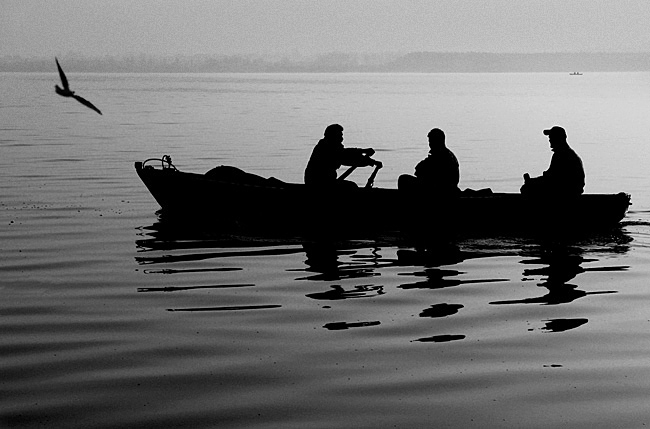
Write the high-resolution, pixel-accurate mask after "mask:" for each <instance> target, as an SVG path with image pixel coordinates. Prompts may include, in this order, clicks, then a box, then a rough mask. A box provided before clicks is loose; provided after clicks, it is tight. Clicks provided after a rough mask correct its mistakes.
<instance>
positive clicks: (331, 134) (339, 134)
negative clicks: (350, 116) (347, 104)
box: [324, 124, 343, 143]
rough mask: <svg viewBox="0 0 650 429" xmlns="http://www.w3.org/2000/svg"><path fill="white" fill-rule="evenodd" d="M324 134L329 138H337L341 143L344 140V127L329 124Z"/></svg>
mask: <svg viewBox="0 0 650 429" xmlns="http://www.w3.org/2000/svg"><path fill="white" fill-rule="evenodd" d="M324 136H325V138H326V139H327V140H335V141H337V142H339V143H340V142H342V141H343V127H342V126H340V125H339V124H332V125H328V126H327V128H325V134H324Z"/></svg>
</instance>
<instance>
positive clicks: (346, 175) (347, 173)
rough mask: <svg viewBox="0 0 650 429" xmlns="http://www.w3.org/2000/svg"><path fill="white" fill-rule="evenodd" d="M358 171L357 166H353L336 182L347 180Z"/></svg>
mask: <svg viewBox="0 0 650 429" xmlns="http://www.w3.org/2000/svg"><path fill="white" fill-rule="evenodd" d="M356 169H357V166H356V165H353V166H352V167H350V168H348V169H347V170H345V172H344V173H343V174H341V176H339V178H338V179H336V180H345V179H346V178H347V177H348V176H349V175H350V174H352V172H353V171H354V170H356Z"/></svg>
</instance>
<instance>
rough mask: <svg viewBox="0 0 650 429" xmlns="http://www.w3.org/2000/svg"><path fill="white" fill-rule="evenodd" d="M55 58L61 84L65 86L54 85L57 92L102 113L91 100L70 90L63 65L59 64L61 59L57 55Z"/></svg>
mask: <svg viewBox="0 0 650 429" xmlns="http://www.w3.org/2000/svg"><path fill="white" fill-rule="evenodd" d="M54 60H55V61H56V67H57V68H58V69H59V76H60V77H61V85H63V88H60V87H59V85H54V89H55V90H56V93H57V94H59V95H60V96H62V97H72V98H74V99H75V100H77V101H78V102H80V103H81V104H83V105H84V106H86V107H89V108H91V109H93V110H94V111H95V112H97V113H99V114H100V115H101V114H102V112H100V111H99V109H98V108H97V107H95V106H94V105H93V103H91V102H90V101H88V100H86V99H85V98H83V97H79V96H78V95H75V93H74V91H71V90H70V86H69V85H68V79H67V78H66V77H65V73H63V69H61V66H60V65H59V60H58V59H57V58H56V57H54Z"/></svg>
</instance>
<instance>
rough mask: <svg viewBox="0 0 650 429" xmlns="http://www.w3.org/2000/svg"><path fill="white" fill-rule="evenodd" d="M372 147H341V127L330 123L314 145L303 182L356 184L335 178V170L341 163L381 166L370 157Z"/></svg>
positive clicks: (354, 165)
mask: <svg viewBox="0 0 650 429" xmlns="http://www.w3.org/2000/svg"><path fill="white" fill-rule="evenodd" d="M374 153H375V151H374V150H373V149H370V148H368V149H358V148H346V147H343V127H342V126H341V125H339V124H332V125H329V126H328V127H327V128H325V134H324V136H323V138H322V139H321V140H320V141H319V142H318V144H317V145H316V146H315V147H314V150H313V151H312V153H311V157H310V158H309V162H308V163H307V168H306V169H305V184H306V185H309V186H320V187H334V186H338V185H345V186H356V183H354V182H350V181H344V180H340V181H337V179H336V171H337V170H338V169H339V168H340V167H341V166H342V165H349V166H351V167H366V166H381V162H379V161H375V160H374V159H372V158H370V157H371V156H372V155H373V154H374Z"/></svg>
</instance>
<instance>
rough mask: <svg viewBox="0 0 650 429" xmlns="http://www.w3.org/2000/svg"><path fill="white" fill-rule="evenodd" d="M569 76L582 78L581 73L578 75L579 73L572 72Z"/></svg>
mask: <svg viewBox="0 0 650 429" xmlns="http://www.w3.org/2000/svg"><path fill="white" fill-rule="evenodd" d="M569 75H571V76H582V73H580V72H573V73H569Z"/></svg>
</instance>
